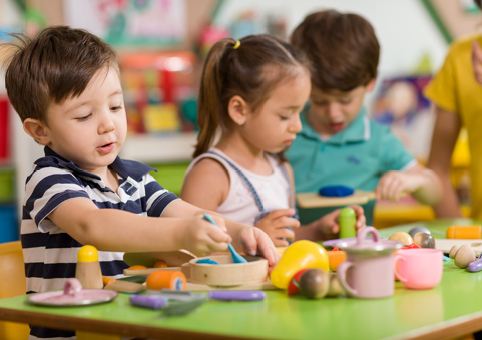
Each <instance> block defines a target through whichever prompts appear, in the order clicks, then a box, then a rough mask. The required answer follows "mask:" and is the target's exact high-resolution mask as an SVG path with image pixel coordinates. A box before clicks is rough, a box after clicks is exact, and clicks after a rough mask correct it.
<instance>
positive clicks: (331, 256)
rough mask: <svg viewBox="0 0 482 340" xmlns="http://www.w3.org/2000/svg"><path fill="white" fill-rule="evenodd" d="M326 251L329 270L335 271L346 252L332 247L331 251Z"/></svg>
mask: <svg viewBox="0 0 482 340" xmlns="http://www.w3.org/2000/svg"><path fill="white" fill-rule="evenodd" d="M336 249H338V248H336ZM327 253H328V260H329V264H330V270H331V271H332V272H336V271H337V269H338V266H339V265H340V263H342V262H345V261H346V252H344V251H342V250H335V249H333V250H331V251H328V252H327Z"/></svg>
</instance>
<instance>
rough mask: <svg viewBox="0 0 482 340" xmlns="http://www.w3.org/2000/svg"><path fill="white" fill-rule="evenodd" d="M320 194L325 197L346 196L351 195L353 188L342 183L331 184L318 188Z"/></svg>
mask: <svg viewBox="0 0 482 340" xmlns="http://www.w3.org/2000/svg"><path fill="white" fill-rule="evenodd" d="M318 192H319V194H320V196H326V197H346V196H350V195H353V193H354V192H355V190H354V189H353V188H350V187H347V186H344V185H331V186H326V187H322V188H320V190H319V191H318Z"/></svg>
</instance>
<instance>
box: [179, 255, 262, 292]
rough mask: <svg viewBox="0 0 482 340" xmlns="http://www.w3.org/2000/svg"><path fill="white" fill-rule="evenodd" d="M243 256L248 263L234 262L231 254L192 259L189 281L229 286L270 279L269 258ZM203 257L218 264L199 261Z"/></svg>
mask: <svg viewBox="0 0 482 340" xmlns="http://www.w3.org/2000/svg"><path fill="white" fill-rule="evenodd" d="M243 257H244V258H245V259H246V260H247V261H248V263H233V259H232V257H231V255H218V256H208V257H201V258H197V259H193V260H190V261H189V282H192V283H200V284H205V285H209V286H218V287H221V286H222V287H227V286H239V285H244V284H251V283H260V282H265V281H266V280H268V267H269V265H268V260H266V259H264V258H260V257H253V256H243ZM201 259H210V260H213V261H216V262H217V263H218V264H217V265H215V264H206V263H197V261H199V260H201ZM183 272H184V271H183Z"/></svg>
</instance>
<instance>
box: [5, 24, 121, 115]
mask: <svg viewBox="0 0 482 340" xmlns="http://www.w3.org/2000/svg"><path fill="white" fill-rule="evenodd" d="M12 36H13V37H14V38H16V40H17V43H16V44H15V43H14V44H15V45H14V52H13V54H12V55H11V56H10V58H9V59H8V60H7V62H6V63H5V65H4V67H6V75H5V86H6V88H7V94H8V97H9V99H10V101H11V103H12V105H13V107H14V108H15V110H16V111H17V113H18V115H19V116H20V118H21V119H22V122H23V121H24V120H25V119H27V118H33V119H38V120H40V121H41V122H43V123H45V124H47V121H46V118H47V117H46V113H47V109H48V106H49V104H51V103H56V104H61V103H62V102H63V101H65V100H66V99H68V98H71V97H76V96H79V95H80V94H81V93H82V92H83V91H84V90H85V88H86V87H87V85H88V84H89V82H90V80H91V79H92V77H93V76H94V74H95V73H96V72H97V71H98V70H100V69H102V68H104V67H107V66H112V67H114V68H115V69H116V70H117V71H119V59H118V56H117V53H116V52H115V50H114V49H113V48H112V47H111V46H110V45H109V44H107V43H105V42H104V41H102V40H101V39H100V38H98V37H96V36H95V35H93V34H91V33H89V32H87V31H85V30H81V29H73V28H70V27H67V26H52V27H48V28H46V29H44V30H43V31H42V32H41V33H40V34H39V35H38V36H37V37H35V38H33V39H30V38H28V37H26V36H25V35H23V34H12ZM10 45H12V44H10Z"/></svg>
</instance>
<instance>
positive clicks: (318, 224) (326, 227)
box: [313, 205, 366, 239]
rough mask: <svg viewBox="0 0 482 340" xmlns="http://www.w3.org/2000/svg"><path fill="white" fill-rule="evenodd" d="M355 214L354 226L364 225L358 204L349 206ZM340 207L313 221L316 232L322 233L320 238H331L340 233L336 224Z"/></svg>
mask: <svg viewBox="0 0 482 340" xmlns="http://www.w3.org/2000/svg"><path fill="white" fill-rule="evenodd" d="M350 208H352V209H353V210H354V211H355V214H356V224H355V228H356V229H357V230H358V229H360V228H363V227H364V226H365V225H366V218H365V213H364V211H363V208H362V207H360V206H359V205H352V206H350ZM340 211H341V209H337V210H335V211H332V212H331V213H329V214H327V215H325V216H323V217H322V218H320V219H319V220H317V221H315V222H313V224H315V226H314V227H315V228H316V229H318V232H320V233H321V234H322V239H332V238H334V237H335V236H337V235H338V234H339V233H340V225H339V224H338V217H339V216H340Z"/></svg>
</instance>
